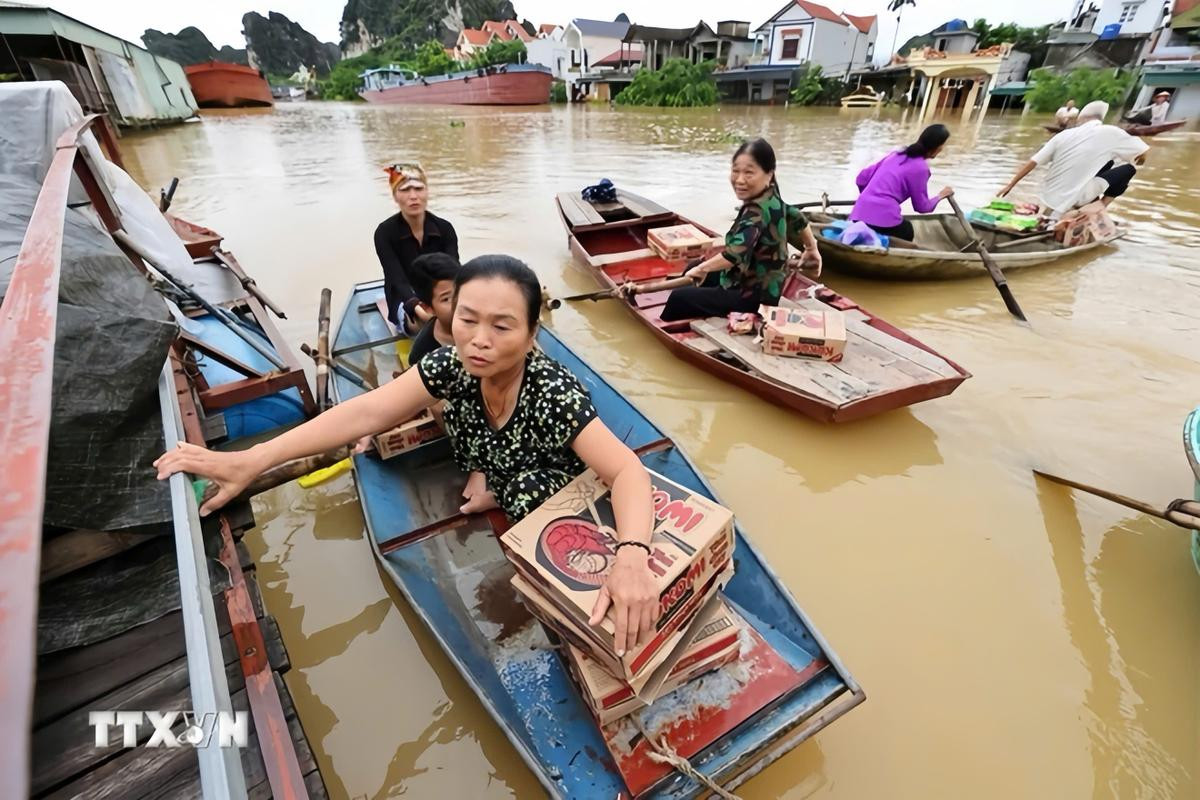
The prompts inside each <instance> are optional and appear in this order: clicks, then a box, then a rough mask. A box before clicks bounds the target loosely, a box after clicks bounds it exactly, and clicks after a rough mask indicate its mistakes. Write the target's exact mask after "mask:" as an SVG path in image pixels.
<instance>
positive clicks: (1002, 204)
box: [985, 197, 1017, 211]
mask: <svg viewBox="0 0 1200 800" xmlns="http://www.w3.org/2000/svg"><path fill="white" fill-rule="evenodd" d="M1016 207H1017V206H1016V204H1015V203H1014V202H1013V201H1011V200H1001V199H1000V198H999V197H993V198H992V202H990V203H988V204H987V206H985V208H994V209H996V210H997V211H1012V210H1013V209H1014V208H1016Z"/></svg>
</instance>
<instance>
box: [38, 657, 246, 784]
mask: <svg viewBox="0 0 1200 800" xmlns="http://www.w3.org/2000/svg"><path fill="white" fill-rule="evenodd" d="M225 676H226V679H227V680H228V682H229V688H230V692H231V693H232V692H235V691H236V690H238V689H241V688H243V687H244V685H245V681H244V679H243V677H242V669H241V665H240V664H239V663H238V662H237V661H236V660H235V661H233V662H231V663H229V664H227V665H226V667H225ZM191 705H192V700H191V693H190V691H189V687H188V676H187V658H186V657H184V658H177V659H175V660H174V661H172V662H170V663H169V664H167V665H165V666H163V667H160V668H159V669H156V670H154V671H153V672H151V673H149V674H148V675H144V676H142V677H141V678H139V679H137V680H135V681H133V682H132V683H129V684H127V685H125V686H121V687H120V688H118V689H116V690H115V691H113V692H110V693H108V694H106V695H104V696H103V697H100V698H98V699H97V700H96V701H95V703H94V704H92V705H90V706H89V707H87V708H80V709H78V710H76V711H73V712H71V713H69V714H67V715H66V716H64V717H62V718H61V719H58V720H55V721H54V722H52V723H50V724H49V725H46V726H45V727H43V728H41V729H40V730H37V731H35V732H34V734H33V742H32V745H33V775H32V782H31V794H41V793H43V792H45V791H47V790H49V789H50V788H52V787H54V786H57V785H58V784H60V783H63V782H64V781H68V780H71V779H72V778H75V777H76V776H78V775H80V774H81V773H84V772H87V771H88V770H90V769H92V768H93V767H95V766H96V765H98V764H100V763H101V762H103V761H107V760H108V759H110V758H112V757H113V755H114V751H113V750H112V749H110V748H98V747H96V743H95V739H94V733H93V728H92V727H91V725H89V724H88V711H89V710H96V709H113V710H115V709H131V710H132V709H164V710H165V709H176V708H191ZM151 732H152V730H151V728H150V726H149V725H143V726H142V727H141V728H140V729H139V731H138V733H139V741H142V740H145V739H148V738H149V737H150V734H151ZM120 736H121V728H119V727H113V728H110V729H109V740H110V741H112V742H118V743H119V742H120Z"/></svg>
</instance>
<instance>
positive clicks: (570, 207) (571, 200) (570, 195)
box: [558, 192, 604, 226]
mask: <svg viewBox="0 0 1200 800" xmlns="http://www.w3.org/2000/svg"><path fill="white" fill-rule="evenodd" d="M558 202H559V205H560V206H561V207H562V209H563V213H564V214H566V216H567V221H568V222H570V223H571V225H573V226H581V225H603V224H604V217H602V216H600V213H599V212H598V211H596V209H594V208H592V204H591V203H589V202H587V201H586V200H584V199H583V198H582V197H580V196H579V195H578V194H576V193H574V192H561V193H560V194H559V195H558Z"/></svg>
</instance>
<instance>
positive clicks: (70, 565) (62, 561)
mask: <svg viewBox="0 0 1200 800" xmlns="http://www.w3.org/2000/svg"><path fill="white" fill-rule="evenodd" d="M151 538H154V534H152V533H128V532H125V531H115V532H110V531H92V530H77V531H68V532H67V533H63V534H59V535H58V536H55V537H54V538H52V539H47V540H44V541H43V542H42V573H41V581H42V583H45V582H46V581H48V580H53V579H54V578H57V577H59V576H62V575H66V574H67V573H69V572H74V571H75V570H77V569H80V568H81V567H86V566H87V565H88V564H94V563H96V562H97V561H103V560H104V559H106V558H108V557H109V556H114V555H116V554H117V553H123V552H125V551H126V550H128V549H129V548H131V547H136V546H137V545H139V544H141V543H142V542H144V541H146V540H148V539H151Z"/></svg>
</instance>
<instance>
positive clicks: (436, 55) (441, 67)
mask: <svg viewBox="0 0 1200 800" xmlns="http://www.w3.org/2000/svg"><path fill="white" fill-rule="evenodd" d="M410 63H411V64H412V69H413V71H414V72H416V73H417V74H418V75H444V74H445V73H447V72H454V70H456V69H458V62H457V61H455V60H454V59H453V58H451V57H450V56H448V55H446V48H444V47H442V43H441V42H439V41H437V40H436V39H430V40H429V41H428V42H426V43H425V44H423V45H421V46H420V47H418V48H417V52H416V53H414V54H413V57H412V61H411V62H410Z"/></svg>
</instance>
